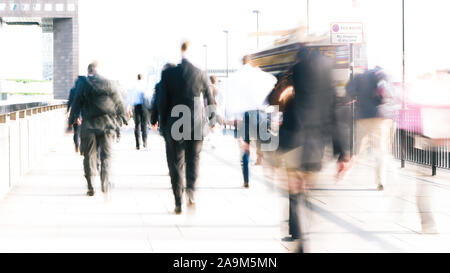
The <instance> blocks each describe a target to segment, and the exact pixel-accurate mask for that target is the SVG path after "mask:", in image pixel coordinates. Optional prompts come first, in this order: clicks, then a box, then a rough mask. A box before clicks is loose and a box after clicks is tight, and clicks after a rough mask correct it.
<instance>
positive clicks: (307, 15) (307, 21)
mask: <svg viewBox="0 0 450 273" xmlns="http://www.w3.org/2000/svg"><path fill="white" fill-rule="evenodd" d="M306 34H307V35H309V0H306Z"/></svg>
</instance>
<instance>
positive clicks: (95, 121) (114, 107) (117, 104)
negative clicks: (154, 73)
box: [69, 75, 126, 135]
mask: <svg viewBox="0 0 450 273" xmlns="http://www.w3.org/2000/svg"><path fill="white" fill-rule="evenodd" d="M76 89H77V91H76V94H75V99H74V102H73V104H72V107H71V111H70V116H69V125H70V124H73V123H74V122H75V119H76V118H77V117H78V116H79V114H80V112H82V113H83V123H82V125H81V133H82V135H84V134H86V133H95V134H101V133H104V132H105V131H106V130H116V129H117V128H120V126H121V125H122V123H123V122H126V118H125V108H124V105H123V101H122V99H121V96H120V94H119V92H118V90H117V88H116V87H115V85H114V84H113V83H112V82H110V81H109V80H107V79H105V78H103V77H101V76H99V75H95V76H89V77H79V78H78V80H77V83H76Z"/></svg>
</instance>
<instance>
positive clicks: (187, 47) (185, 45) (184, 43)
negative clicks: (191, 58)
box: [181, 41, 190, 56]
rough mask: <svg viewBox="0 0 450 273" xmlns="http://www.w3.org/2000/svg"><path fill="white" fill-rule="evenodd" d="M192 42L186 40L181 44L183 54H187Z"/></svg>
mask: <svg viewBox="0 0 450 273" xmlns="http://www.w3.org/2000/svg"><path fill="white" fill-rule="evenodd" d="M189 46H190V42H189V41H185V42H183V43H182V44H181V55H183V56H186V54H187V52H188V50H189Z"/></svg>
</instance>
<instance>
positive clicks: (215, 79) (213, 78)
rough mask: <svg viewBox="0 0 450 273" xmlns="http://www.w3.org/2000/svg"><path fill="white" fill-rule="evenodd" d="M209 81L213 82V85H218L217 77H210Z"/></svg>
mask: <svg viewBox="0 0 450 273" xmlns="http://www.w3.org/2000/svg"><path fill="white" fill-rule="evenodd" d="M209 80H210V81H211V83H212V84H216V83H217V78H216V76H210V77H209Z"/></svg>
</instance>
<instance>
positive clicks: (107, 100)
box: [69, 63, 126, 196]
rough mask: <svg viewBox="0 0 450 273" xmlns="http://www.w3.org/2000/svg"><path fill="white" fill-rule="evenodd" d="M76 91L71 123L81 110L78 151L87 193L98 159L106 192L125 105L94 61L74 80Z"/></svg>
mask: <svg viewBox="0 0 450 273" xmlns="http://www.w3.org/2000/svg"><path fill="white" fill-rule="evenodd" d="M76 86H77V93H76V96H75V99H74V102H73V104H72V109H71V111H70V116H69V126H70V125H72V124H73V123H74V122H75V120H76V119H77V117H78V116H79V115H80V112H82V113H84V119H83V122H82V124H81V152H82V153H83V155H84V161H83V165H84V175H85V177H86V181H87V186H88V192H87V195H88V196H93V195H94V193H95V192H94V188H93V185H92V180H93V177H92V176H93V174H94V172H93V171H94V170H95V169H97V163H98V162H100V166H99V168H100V179H101V189H102V192H103V193H105V194H108V193H109V188H110V180H109V172H110V167H111V166H110V163H111V153H112V148H111V144H112V143H111V142H112V138H113V136H114V134H115V131H116V128H117V126H121V125H122V123H123V122H126V119H125V109H124V106H123V102H122V100H121V99H120V95H119V93H118V91H117V89H116V88H115V86H114V85H113V84H112V82H111V81H109V80H107V79H106V78H104V77H102V76H100V75H99V74H98V73H97V63H91V64H89V66H88V76H87V77H79V78H78V80H77V84H76Z"/></svg>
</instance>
